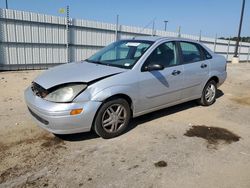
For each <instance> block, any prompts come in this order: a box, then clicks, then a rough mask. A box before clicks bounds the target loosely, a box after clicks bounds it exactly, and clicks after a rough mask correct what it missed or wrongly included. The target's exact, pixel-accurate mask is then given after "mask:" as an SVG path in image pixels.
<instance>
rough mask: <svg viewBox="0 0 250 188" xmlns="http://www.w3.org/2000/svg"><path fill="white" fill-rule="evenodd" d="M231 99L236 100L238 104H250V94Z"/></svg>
mask: <svg viewBox="0 0 250 188" xmlns="http://www.w3.org/2000/svg"><path fill="white" fill-rule="evenodd" d="M231 100H233V101H235V102H237V103H238V104H241V105H246V106H250V96H247V97H237V98H232V99H231Z"/></svg>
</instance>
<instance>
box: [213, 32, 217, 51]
mask: <svg viewBox="0 0 250 188" xmlns="http://www.w3.org/2000/svg"><path fill="white" fill-rule="evenodd" d="M216 44H217V34H216V35H215V39H214V52H215V51H216Z"/></svg>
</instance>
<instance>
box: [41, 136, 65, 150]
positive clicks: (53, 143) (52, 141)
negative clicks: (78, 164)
mask: <svg viewBox="0 0 250 188" xmlns="http://www.w3.org/2000/svg"><path fill="white" fill-rule="evenodd" d="M59 144H64V141H63V140H62V139H60V138H58V137H53V138H50V139H46V142H44V143H42V144H41V146H42V147H45V148H48V147H53V146H58V145H59Z"/></svg>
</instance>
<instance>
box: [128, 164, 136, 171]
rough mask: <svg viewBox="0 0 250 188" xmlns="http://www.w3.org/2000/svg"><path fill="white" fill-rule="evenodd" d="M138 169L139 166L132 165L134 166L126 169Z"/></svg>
mask: <svg viewBox="0 0 250 188" xmlns="http://www.w3.org/2000/svg"><path fill="white" fill-rule="evenodd" d="M138 167H139V165H134V166H132V167H130V168H128V170H132V169H135V168H138Z"/></svg>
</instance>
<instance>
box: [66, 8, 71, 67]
mask: <svg viewBox="0 0 250 188" xmlns="http://www.w3.org/2000/svg"><path fill="white" fill-rule="evenodd" d="M66 35H67V41H66V50H67V63H69V62H70V51H69V42H70V40H69V37H70V33H69V6H67V22H66Z"/></svg>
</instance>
